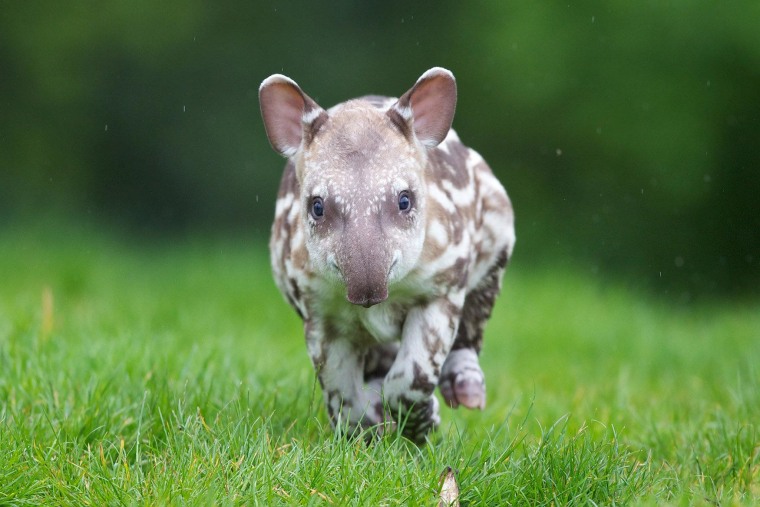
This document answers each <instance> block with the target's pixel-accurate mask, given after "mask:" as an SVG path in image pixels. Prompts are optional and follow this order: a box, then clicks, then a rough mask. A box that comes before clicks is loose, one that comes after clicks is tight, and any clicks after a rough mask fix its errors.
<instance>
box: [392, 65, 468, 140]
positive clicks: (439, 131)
mask: <svg viewBox="0 0 760 507" xmlns="http://www.w3.org/2000/svg"><path fill="white" fill-rule="evenodd" d="M456 105H457V83H456V80H455V79H454V74H452V73H451V72H450V71H448V70H446V69H444V68H441V67H433V68H432V69H430V70H428V71H427V72H425V73H424V74H422V76H420V78H419V79H418V80H417V82H416V83H415V84H414V86H412V88H411V89H410V90H409V91H408V92H406V93H405V94H403V95H402V96H401V98H400V99H398V101H397V102H396V103H395V104H394V105H392V106H391V108H390V109H389V110H388V115H389V116H390V117H391V119H392V120H393V121H394V122H397V123H398V122H399V121H404V122H405V123H406V124H407V125H409V126H411V127H412V129H413V130H414V135H415V136H416V137H417V139H419V141H420V142H421V143H422V144H424V145H425V146H429V147H433V146H438V144H440V143H441V141H443V140H444V139H445V138H446V134H448V133H449V129H450V128H451V122H452V120H453V119H454V110H455V109H456Z"/></svg>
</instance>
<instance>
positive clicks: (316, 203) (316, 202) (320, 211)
mask: <svg viewBox="0 0 760 507" xmlns="http://www.w3.org/2000/svg"><path fill="white" fill-rule="evenodd" d="M311 216H312V217H314V220H319V219H320V218H322V217H323V216H325V203H324V202H322V198H321V197H315V198H314V199H312V200H311Z"/></svg>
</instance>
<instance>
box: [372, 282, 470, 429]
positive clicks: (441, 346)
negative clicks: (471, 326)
mask: <svg viewBox="0 0 760 507" xmlns="http://www.w3.org/2000/svg"><path fill="white" fill-rule="evenodd" d="M463 303H464V289H462V290H460V291H457V292H455V293H452V294H449V295H448V296H447V297H442V298H440V299H437V300H435V301H433V302H431V303H430V304H428V305H426V306H422V307H417V308H414V309H412V310H411V311H410V312H409V313H408V314H407V317H406V321H405V322H404V330H403V333H402V337H401V347H400V348H399V351H398V355H397V356H396V359H395V361H394V362H393V366H391V369H390V371H389V372H388V375H386V377H385V383H384V384H383V391H384V392H383V394H384V397H385V402H386V404H387V405H388V408H389V410H390V412H391V415H392V416H393V417H394V418H395V419H396V422H397V423H398V424H399V425H400V426H401V430H402V433H403V434H404V436H406V437H407V438H409V439H411V440H414V441H416V442H422V441H424V439H425V435H427V433H428V432H429V431H430V430H431V429H433V428H435V427H436V426H438V424H439V423H440V417H439V415H438V399H437V398H436V397H435V396H434V395H433V392H434V391H435V387H436V386H437V385H438V380H439V377H440V374H441V367H442V366H443V363H444V361H445V360H446V357H447V356H448V355H449V351H450V350H451V346H452V344H453V343H454V336H455V333H456V329H457V326H458V324H459V319H460V316H461V311H462V304H463Z"/></svg>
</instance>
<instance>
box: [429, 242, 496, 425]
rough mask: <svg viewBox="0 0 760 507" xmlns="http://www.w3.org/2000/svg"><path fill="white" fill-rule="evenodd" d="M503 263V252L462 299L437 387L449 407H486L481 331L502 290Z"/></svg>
mask: <svg viewBox="0 0 760 507" xmlns="http://www.w3.org/2000/svg"><path fill="white" fill-rule="evenodd" d="M506 264H507V252H506V250H505V251H503V252H502V254H501V255H499V256H498V257H497V259H496V262H495V263H494V264H493V266H491V269H490V270H489V271H488V272H487V273H486V275H485V276H484V277H483V279H482V280H481V281H480V283H479V284H478V286H477V287H476V288H475V289H474V290H472V291H471V292H470V293H468V294H467V297H466V298H465V302H464V308H463V309H462V320H461V322H460V323H459V329H458V330H457V336H456V340H455V341H454V345H453V346H452V348H451V352H449V355H448V357H447V358H446V362H445V363H444V365H443V369H442V371H441V378H440V381H439V384H438V388H439V390H440V391H441V395H443V398H444V400H446V403H447V404H448V405H449V406H450V407H452V408H456V407H458V406H459V405H463V406H465V407H467V408H479V409H481V410H482V409H483V408H485V406H486V380H485V375H484V374H483V370H482V369H481V368H480V362H479V360H478V355H479V354H480V350H481V348H482V347H483V329H484V328H485V325H486V322H487V321H488V319H489V318H490V317H491V310H492V309H493V305H494V302H495V301H496V296H498V295H499V291H500V290H501V277H502V274H503V273H504V269H505V266H506Z"/></svg>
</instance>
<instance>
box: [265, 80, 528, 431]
mask: <svg viewBox="0 0 760 507" xmlns="http://www.w3.org/2000/svg"><path fill="white" fill-rule="evenodd" d="M259 95H260V103H261V110H262V116H263V119H264V124H265V127H266V130H267V135H268V137H269V140H270V142H271V144H272V146H273V147H274V148H275V150H276V151H278V152H279V153H281V154H282V155H284V156H286V157H287V158H288V163H287V165H286V167H285V171H284V174H283V177H282V182H281V185H280V191H279V195H278V198H277V204H276V211H275V219H274V224H273V227H272V236H271V241H270V250H271V260H272V270H273V273H274V277H275V281H276V283H277V286H278V287H279V289H280V291H282V293H283V295H284V296H285V297H286V299H287V300H288V302H289V303H290V304H291V305H292V306H293V307H294V308H295V310H296V311H297V312H298V314H299V315H300V316H301V318H302V319H303V321H304V331H305V334H306V343H307V348H308V352H309V356H310V357H311V360H312V362H313V365H314V368H315V370H316V372H317V374H318V378H319V382H320V385H321V387H322V391H323V394H324V398H325V404H326V407H327V411H328V415H329V417H330V421H331V423H332V424H333V426H334V427H336V428H338V429H341V430H348V431H353V430H355V429H361V428H369V427H374V426H377V427H378V428H382V427H383V425H384V424H385V423H390V424H392V423H393V422H394V421H395V422H396V423H398V424H400V425H401V431H402V432H403V434H404V435H405V436H407V437H409V438H411V439H413V440H415V441H421V440H424V438H425V435H426V434H427V433H428V431H429V430H430V429H431V428H433V427H435V426H437V425H438V423H439V421H440V419H439V414H438V411H439V408H438V402H437V399H436V397H435V396H434V390H435V388H436V386H437V387H439V389H440V391H441V394H442V396H443V398H444V400H445V401H446V403H447V404H448V405H449V406H451V407H457V406H459V405H464V406H466V407H467V408H483V407H484V406H485V377H484V374H483V372H482V370H481V368H480V365H479V361H478V356H479V353H480V350H481V347H482V337H483V328H484V325H485V323H486V321H487V320H488V318H489V317H490V314H491V310H492V307H493V304H494V300H495V298H496V296H497V295H498V293H499V290H500V286H501V278H502V274H503V271H504V269H505V266H506V264H507V261H508V259H509V258H510V256H511V253H512V249H513V246H514V243H515V234H514V215H513V211H512V205H511V202H510V200H509V198H508V197H507V193H506V191H505V190H504V187H503V186H502V185H501V184H500V183H499V182H498V180H497V179H496V178H495V177H494V175H493V173H492V172H491V170H490V168H489V167H488V165H487V164H486V163H485V161H484V160H483V158H482V157H481V156H480V155H478V153H476V152H475V151H473V150H472V149H470V148H467V147H466V146H465V145H463V144H462V143H461V142H460V140H459V138H458V137H457V135H456V133H455V132H454V131H453V130H452V129H451V122H452V119H453V115H454V110H455V105H456V82H455V80H454V76H453V75H452V74H451V73H450V72H449V71H447V70H445V69H442V68H433V69H430V70H429V71H427V72H425V73H424V74H423V75H422V76H421V77H420V78H419V80H418V81H417V82H416V84H415V85H414V86H413V87H412V88H411V89H410V90H409V91H408V92H407V93H405V94H404V95H402V96H401V98H399V99H392V98H386V97H376V96H369V97H363V98H359V99H355V100H349V101H347V102H344V103H341V104H338V105H336V106H334V107H333V108H331V109H329V110H324V109H322V108H321V107H320V106H319V105H317V103H316V102H314V101H313V100H312V99H311V98H310V97H309V96H308V95H306V94H305V93H303V91H302V90H301V89H300V88H299V87H298V85H297V84H296V83H295V82H293V81H292V80H290V79H289V78H287V77H285V76H282V75H278V74H275V75H273V76H271V77H269V78H267V79H266V80H265V81H264V82H263V83H262V84H261V88H260V89H259Z"/></svg>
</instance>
